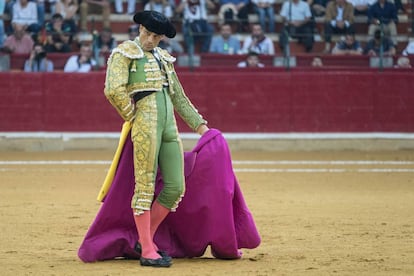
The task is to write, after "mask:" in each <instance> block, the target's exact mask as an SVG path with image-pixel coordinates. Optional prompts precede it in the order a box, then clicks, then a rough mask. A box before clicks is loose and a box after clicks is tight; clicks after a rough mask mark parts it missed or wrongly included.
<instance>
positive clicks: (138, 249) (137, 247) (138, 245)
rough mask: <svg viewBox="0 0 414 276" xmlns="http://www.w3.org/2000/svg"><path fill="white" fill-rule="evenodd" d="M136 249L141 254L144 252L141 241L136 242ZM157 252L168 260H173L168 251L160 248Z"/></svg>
mask: <svg viewBox="0 0 414 276" xmlns="http://www.w3.org/2000/svg"><path fill="white" fill-rule="evenodd" d="M134 249H135V251H136V252H137V253H138V254H139V255H140V256H141V254H142V248H141V244H140V243H139V242H137V243H136V244H135V247H134ZM157 253H158V254H159V255H160V256H161V257H162V258H163V259H165V260H166V261H168V262H171V260H172V258H171V257H170V256H168V254H167V252H165V251H162V250H158V251H157Z"/></svg>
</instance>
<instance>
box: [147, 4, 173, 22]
mask: <svg viewBox="0 0 414 276" xmlns="http://www.w3.org/2000/svg"><path fill="white" fill-rule="evenodd" d="M144 10H145V11H157V12H159V13H162V14H163V15H165V16H166V17H167V18H169V19H171V18H172V17H173V15H174V14H173V7H172V6H171V4H170V2H168V1H167V0H149V1H148V3H147V4H145V6H144Z"/></svg>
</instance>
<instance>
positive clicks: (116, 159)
mask: <svg viewBox="0 0 414 276" xmlns="http://www.w3.org/2000/svg"><path fill="white" fill-rule="evenodd" d="M130 130H131V122H124V124H123V125H122V131H121V136H120V137H119V142H118V147H117V149H116V152H115V155H114V157H113V159H112V163H111V166H110V167H109V170H108V173H107V174H106V177H105V180H104V182H103V184H102V187H101V190H100V191H99V194H98V198H97V200H98V201H100V202H102V201H103V200H104V198H105V196H106V195H107V193H108V191H109V189H110V188H111V185H112V181H113V180H114V176H115V172H116V169H117V167H118V163H119V158H120V157H121V153H122V149H123V148H124V145H125V141H126V139H127V138H128V134H129V131H130Z"/></svg>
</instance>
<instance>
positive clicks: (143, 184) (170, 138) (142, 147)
mask: <svg viewBox="0 0 414 276" xmlns="http://www.w3.org/2000/svg"><path fill="white" fill-rule="evenodd" d="M136 107H137V113H136V117H135V120H134V122H133V125H132V132H131V133H132V134H131V137H132V141H133V144H134V172H135V190H134V196H133V198H132V202H131V207H132V208H133V209H134V210H135V211H134V212H135V214H141V213H142V212H143V211H145V210H150V208H151V203H152V200H153V196H154V186H155V177H156V174H157V169H158V164H159V166H160V170H161V174H162V176H163V181H164V187H163V189H162V191H161V193H160V194H159V197H158V199H157V201H158V202H159V203H160V204H161V205H162V206H164V207H166V208H168V209H170V210H174V209H175V208H176V207H177V205H178V203H179V201H180V200H181V197H182V195H183V193H184V164H183V163H184V161H183V160H184V158H183V149H182V144H181V140H180V138H179V135H178V130H177V125H176V122H175V117H174V109H173V105H172V103H171V100H170V97H169V95H168V92H167V91H166V90H165V89H164V90H162V91H160V92H156V93H153V94H151V95H149V96H147V97H145V98H143V99H141V100H140V101H138V102H137V104H136Z"/></svg>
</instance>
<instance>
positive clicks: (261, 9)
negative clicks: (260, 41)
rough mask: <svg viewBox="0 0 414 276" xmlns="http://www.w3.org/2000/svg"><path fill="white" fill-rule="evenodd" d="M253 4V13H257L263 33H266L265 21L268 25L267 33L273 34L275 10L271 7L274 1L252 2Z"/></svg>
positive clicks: (258, 0)
mask: <svg viewBox="0 0 414 276" xmlns="http://www.w3.org/2000/svg"><path fill="white" fill-rule="evenodd" d="M252 2H253V4H254V11H255V12H256V13H257V16H258V17H259V23H260V26H262V29H263V31H264V32H266V30H267V29H266V20H267V23H268V26H269V28H268V32H269V33H274V32H275V9H274V8H273V5H274V4H275V0H252Z"/></svg>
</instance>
